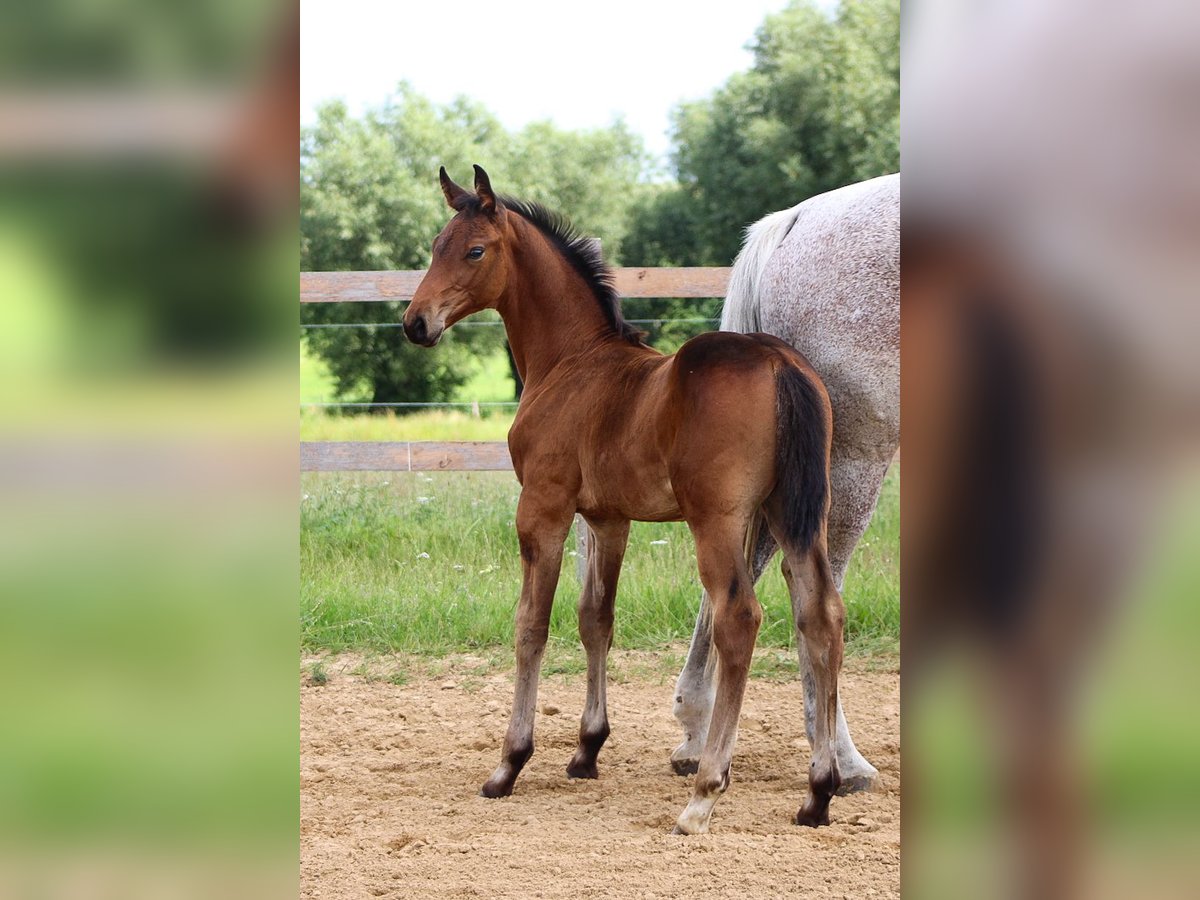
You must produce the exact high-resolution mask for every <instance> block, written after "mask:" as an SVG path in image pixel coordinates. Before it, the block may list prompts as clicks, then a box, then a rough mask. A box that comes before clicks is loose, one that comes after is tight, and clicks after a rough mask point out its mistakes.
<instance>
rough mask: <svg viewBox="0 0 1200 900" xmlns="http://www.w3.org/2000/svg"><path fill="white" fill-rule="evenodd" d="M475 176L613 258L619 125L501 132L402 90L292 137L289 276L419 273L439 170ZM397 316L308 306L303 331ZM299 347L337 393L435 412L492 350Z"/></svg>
mask: <svg viewBox="0 0 1200 900" xmlns="http://www.w3.org/2000/svg"><path fill="white" fill-rule="evenodd" d="M472 163H479V164H480V165H483V166H484V167H485V168H486V169H487V170H488V173H489V175H490V177H491V179H492V183H493V184H495V185H496V186H497V188H498V189H500V190H501V191H502V192H504V193H508V194H512V195H514V196H519V197H522V198H523V199H529V200H537V201H539V202H542V203H545V204H546V205H547V206H549V207H551V208H552V209H556V210H562V211H566V212H569V213H570V216H571V218H572V220H573V222H574V223H575V224H576V226H578V227H579V228H580V229H581V230H583V231H585V232H586V233H588V234H592V235H596V236H598V237H600V238H601V239H602V240H603V241H604V246H605V249H606V252H607V253H608V254H609V255H610V256H614V255H615V253H616V251H617V250H618V249H619V246H620V243H621V240H622V239H623V238H624V235H625V232H626V230H627V222H628V214H629V197H630V196H631V194H632V193H633V192H634V191H635V189H636V188H637V185H638V181H639V179H640V178H641V175H642V172H643V170H644V169H645V168H646V165H647V157H646V154H645V151H644V149H643V147H642V144H641V141H640V139H639V138H638V137H637V136H635V135H634V134H632V133H631V132H630V131H629V130H628V129H627V128H626V127H625V125H624V124H623V123H621V122H616V123H614V124H613V125H612V126H611V127H609V128H605V129H597V130H592V131H574V132H573V131H563V130H560V129H557V128H555V127H554V126H553V125H551V124H550V123H548V122H538V123H534V124H531V125H529V126H527V127H525V128H524V129H522V130H520V131H518V132H516V133H510V132H508V131H506V130H505V129H504V128H503V127H502V126H501V125H500V123H499V121H498V120H497V119H496V118H495V117H494V116H492V115H491V114H490V113H489V112H488V111H487V110H486V109H484V108H483V107H482V106H481V105H479V104H477V103H474V102H472V101H469V100H467V99H465V98H459V99H457V100H455V101H454V102H452V103H450V104H448V105H446V106H438V105H435V104H433V103H431V102H430V101H428V100H426V99H425V98H423V97H421V96H420V95H419V94H417V93H416V92H415V91H414V90H412V89H411V88H410V87H409V86H408V85H405V84H401V85H400V86H399V88H398V89H397V91H396V93H395V94H394V95H393V96H392V97H391V98H390V99H389V100H388V101H387V102H386V103H384V104H383V106H382V107H381V108H379V109H376V110H371V111H369V112H368V113H366V115H364V116H363V117H361V118H354V117H352V116H350V114H349V112H348V110H347V109H346V107H345V105H344V104H342V103H337V102H334V103H329V104H326V105H324V106H323V107H322V108H321V109H320V110H319V112H318V117H317V123H316V125H315V126H314V127H312V128H310V129H306V130H305V131H304V133H303V134H302V136H301V185H300V202H301V219H300V237H301V266H302V268H304V269H306V270H318V271H338V270H379V269H422V268H425V267H426V266H427V265H428V264H429V252H430V251H429V247H430V243H431V242H432V241H433V238H434V237H435V236H436V235H437V233H438V232H439V231H440V230H441V228H442V227H443V226H444V225H445V223H446V220H447V219H448V218H449V216H450V211H449V210H448V209H447V208H446V205H445V201H444V200H443V198H442V194H441V190H440V189H439V187H438V184H437V172H438V167H439V166H441V165H445V166H446V168H447V170H449V172H450V173H451V176H452V177H456V178H457V179H459V180H460V181H462V182H464V183H468V184H469V180H468V179H469V173H470V171H471V164H472ZM400 312H401V311H400V309H399V308H398V307H397V306H396V305H395V304H388V303H370V304H353V303H339V304H312V305H311V306H309V307H306V309H305V310H304V317H305V321H306V322H309V323H313V324H338V323H347V322H377V321H378V322H392V323H394V322H396V321H398V319H399V316H400ZM307 339H308V342H309V347H310V348H311V349H313V350H314V351H315V352H316V353H318V354H319V355H320V356H321V357H323V358H324V359H325V360H326V362H327V363H328V364H329V367H330V370H331V371H332V372H333V374H334V376H335V378H336V380H337V386H338V394H339V396H341V397H345V398H350V399H365V400H369V401H371V402H404V401H414V400H445V399H449V398H450V397H451V396H452V395H453V391H454V389H455V388H456V387H457V386H458V385H459V384H461V382H462V380H463V377H464V374H465V373H466V372H467V371H469V369H470V359H469V357H470V356H472V355H485V354H490V353H494V352H498V350H499V348H500V347H501V346H502V342H503V333H502V329H499V328H459V329H454V330H452V331H451V332H449V333H447V335H446V338H445V339H444V342H443V344H442V345H439V352H438V353H436V354H433V353H429V352H427V351H424V350H422V349H421V348H414V347H412V346H411V345H409V344H408V343H407V342H406V341H405V339H404V337H403V335H402V334H401V330H400V329H398V328H378V329H358V328H323V329H309V330H308V333H307Z"/></svg>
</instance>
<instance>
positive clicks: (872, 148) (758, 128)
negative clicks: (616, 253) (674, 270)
mask: <svg viewBox="0 0 1200 900" xmlns="http://www.w3.org/2000/svg"><path fill="white" fill-rule="evenodd" d="M753 50H754V64H753V66H752V67H751V69H750V70H749V71H748V72H744V73H739V74H737V75H734V76H733V77H732V78H730V79H729V80H728V81H727V82H726V83H725V85H724V86H722V87H721V88H720V89H718V90H717V91H716V93H715V94H714V95H713V96H712V97H710V98H707V99H704V100H699V101H696V102H693V103H686V104H683V105H682V106H680V107H679V108H678V109H677V110H676V112H675V121H674V136H675V144H676V150H675V155H674V165H675V169H676V174H677V176H678V181H679V183H678V185H676V186H673V187H669V188H665V189H663V190H660V191H658V192H655V193H654V194H649V195H645V196H642V197H640V198H639V199H638V203H637V206H636V209H635V211H634V213H633V221H632V223H631V224H630V226H629V231H628V237H627V239H626V243H625V245H624V246H623V247H622V251H623V254H624V256H625V258H626V259H627V260H628V261H629V262H630V264H638V265H728V264H729V263H730V262H731V261H732V259H733V257H734V256H736V254H737V251H738V249H739V247H740V245H741V238H742V232H743V229H744V228H745V227H746V226H747V225H749V224H751V223H752V222H754V221H756V220H757V219H759V218H761V217H762V216H763V215H765V214H767V213H768V212H772V211H774V210H777V209H783V208H786V207H788V206H792V205H794V204H796V203H798V202H800V201H801V200H803V199H804V198H806V197H811V196H813V195H815V194H819V193H822V192H824V191H828V190H832V189H834V188H837V187H841V186H842V185H846V184H851V183H853V182H856V181H861V180H863V179H866V178H872V177H874V176H876V175H883V174H886V173H888V172H894V171H897V170H898V169H899V166H900V3H899V0H843V2H842V3H841V5H840V6H839V8H838V10H837V12H836V13H835V14H834V15H833V16H832V17H830V16H827V15H826V14H825V13H824V12H822V11H821V10H820V9H819V8H818V7H817V6H816V4H815V3H814V2H812V0H797V2H794V3H792V4H791V5H790V6H788V7H787V8H786V9H784V10H783V11H781V12H779V13H777V14H775V15H771V16H768V17H767V19H766V21H765V22H764V23H763V25H762V27H761V28H760V29H759V30H758V33H757V35H756V38H755V41H754V45H753Z"/></svg>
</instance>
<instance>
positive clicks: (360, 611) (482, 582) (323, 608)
mask: <svg viewBox="0 0 1200 900" xmlns="http://www.w3.org/2000/svg"><path fill="white" fill-rule="evenodd" d="M373 418H374V417H373ZM399 418H401V419H403V418H407V417H399ZM475 421H476V422H487V421H488V420H475ZM456 427H460V424H456ZM454 436H455V437H456V438H458V439H463V437H464V435H463V433H462V431H461V430H460V431H457V432H456V433H455V435H454ZM899 483H900V478H899V471H898V469H897V468H895V467H894V468H893V471H892V472H891V473H890V474H889V476H888V479H887V482H886V483H885V485H884V490H883V494H882V496H881V498H880V503H879V509H878V510H877V512H876V515H875V519H874V521H873V522H872V524H871V527H870V529H869V530H868V532H867V534H866V535H865V537H864V539H863V542H862V544H861V545H860V548H859V550H858V552H857V553H856V554H855V558H854V560H853V562H852V563H851V569H850V571H849V573H848V575H847V578H846V586H845V592H844V594H845V600H846V605H847V623H846V638H847V648H848V651H849V652H851V653H855V652H857V653H876V652H887V653H891V652H895V651H896V650H897V649H898V647H899V618H900V617H899ZM302 489H303V492H304V493H303V497H302V500H301V505H300V510H301V513H300V521H301V616H302V638H303V642H304V644H305V647H306V648H307V649H310V650H344V649H358V650H371V651H392V650H400V651H408V652H418V653H433V654H441V653H446V652H450V651H455V650H463V649H468V648H480V647H488V646H496V645H504V646H508V645H510V644H511V641H512V627H513V614H514V610H515V605H516V599H517V596H518V593H519V591H520V582H521V569H520V560H519V555H518V552H517V540H516V534H515V531H514V527H513V514H514V511H515V509H516V501H517V496H518V493H519V490H520V488H519V486H518V485H517V482H516V479H515V478H514V476H513V475H512V474H511V473H507V472H486V473H465V472H452V473H451V472H447V473H434V474H421V473H411V474H410V473H397V474H343V473H338V474H315V473H314V474H309V475H306V476H305V477H304V480H303V484H302ZM575 546H576V543H575V536H574V534H572V535H571V537H570V538H569V540H568V543H567V547H568V554H567V555H566V556H565V557H564V560H563V572H562V577H561V578H560V580H559V588H558V593H557V595H556V598H555V604H554V611H553V614H552V616H551V639H552V641H555V642H561V643H569V644H571V645H575V644H576V643H577V641H578V637H577V628H576V625H577V621H576V614H575V602H576V599H577V596H578V591H579V585H578V582H577V580H576V575H575V567H576V559H575V557H574V548H575ZM758 594H759V599H760V600H761V602H762V604H763V607H764V620H763V627H762V630H761V632H760V635H759V644H760V645H762V646H770V647H790V646H792V644H793V632H792V627H791V613H790V608H789V601H788V598H787V592H786V588H785V587H784V584H783V579H782V577H781V575H780V574H779V571H778V567H777V566H772V567H771V569H770V570H769V571H768V573H767V574H766V575H765V576H764V577H763V579H762V581H761V582H760V583H759V588H758ZM699 599H700V586H699V579H698V577H697V575H696V566H695V555H694V548H693V544H692V539H691V534H690V533H689V531H688V529H687V526H686V525H683V524H682V523H668V524H647V523H634V525H633V528H632V530H631V533H630V540H629V549H628V552H627V553H626V557H625V565H624V568H623V570H622V573H621V582H620V589H619V592H618V598H617V616H616V637H615V642H616V644H617V646H621V647H628V648H648V647H659V646H661V645H663V644H665V643H668V642H672V641H680V640H686V639H687V638H688V637H689V636H690V634H691V630H692V625H693V623H694V620H695V615H696V609H697V607H698V604H699Z"/></svg>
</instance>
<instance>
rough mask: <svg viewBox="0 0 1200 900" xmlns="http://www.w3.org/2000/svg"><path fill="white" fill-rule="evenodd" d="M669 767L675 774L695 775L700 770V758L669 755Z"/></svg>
mask: <svg viewBox="0 0 1200 900" xmlns="http://www.w3.org/2000/svg"><path fill="white" fill-rule="evenodd" d="M671 768H672V769H674V770H675V774H676V775H695V774H696V773H697V772H698V771H699V770H700V760H698V759H676V758H675V757H671Z"/></svg>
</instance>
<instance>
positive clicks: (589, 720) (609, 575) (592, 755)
mask: <svg viewBox="0 0 1200 900" xmlns="http://www.w3.org/2000/svg"><path fill="white" fill-rule="evenodd" d="M588 527H589V528H590V530H591V540H590V541H589V542H588V558H587V576H586V577H585V579H584V582H583V590H582V592H581V593H580V594H579V637H580V640H582V641H583V646H584V648H585V649H586V650H587V661H588V674H587V701H586V702H585V704H584V707H583V717H582V718H581V719H580V722H579V747H578V748H577V749H576V750H575V755H574V756H573V757H572V758H571V762H570V763H568V764H567V775H568V776H570V777H571V778H595V777H597V773H596V757H597V756H598V755H599V753H600V748H601V747H602V746H603V745H604V741H605V740H606V739H607V738H608V706H607V703H606V700H605V688H606V681H607V677H608V676H607V671H606V667H607V662H608V651H609V648H610V647H611V646H612V634H613V604H614V601H615V600H616V597H617V577H618V576H619V575H620V574H621V560H622V559H623V558H624V556H625V544H626V543H627V541H628V540H629V523H628V522H602V523H593V522H589V523H588Z"/></svg>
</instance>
